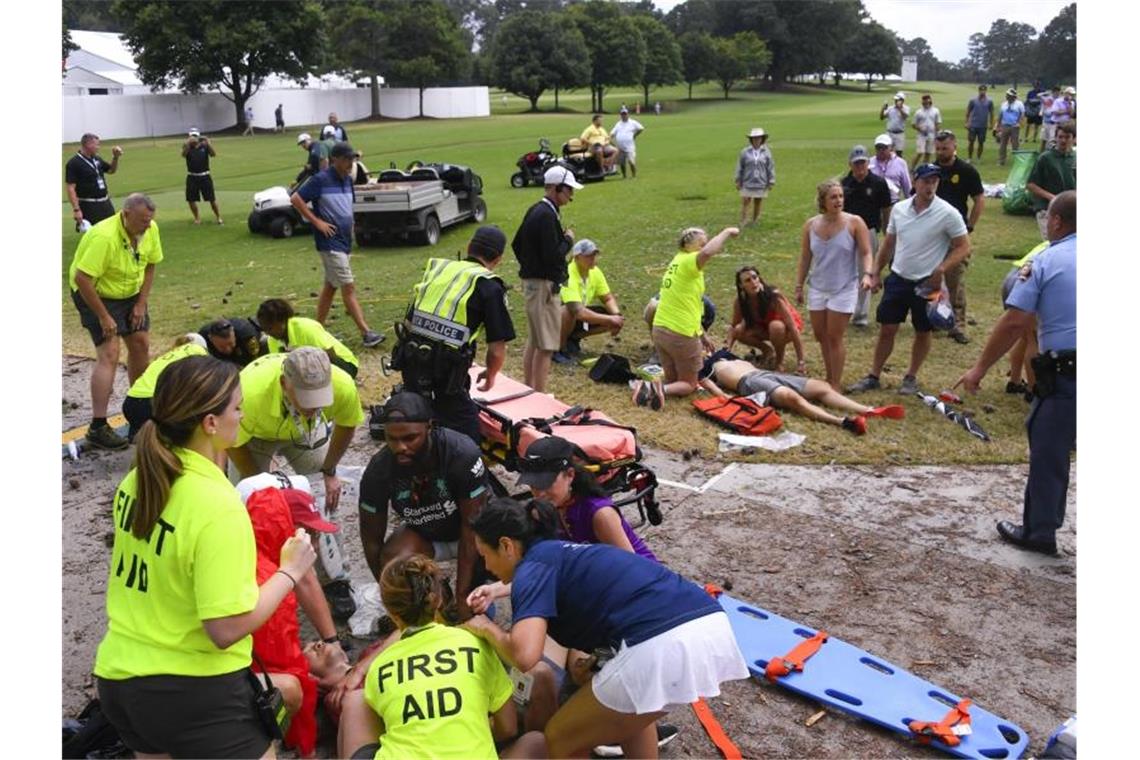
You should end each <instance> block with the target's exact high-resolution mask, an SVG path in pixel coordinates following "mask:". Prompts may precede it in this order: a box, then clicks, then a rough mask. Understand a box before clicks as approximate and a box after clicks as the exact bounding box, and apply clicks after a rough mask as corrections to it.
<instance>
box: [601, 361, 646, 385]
mask: <svg viewBox="0 0 1140 760" xmlns="http://www.w3.org/2000/svg"><path fill="white" fill-rule="evenodd" d="M636 377H637V375H635V374H634V373H633V370H632V369H631V368H630V366H629V359H627V358H625V357H624V356H619V355H618V354H602V355H601V356H599V357H598V360H597V361H596V362H595V363H594V366H593V367H591V368H590V379H591V380H593V381H594V382H596V383H615V384H619V385H624V384H625V383H628V382H629V381H630V380H633V379H635V378H636Z"/></svg>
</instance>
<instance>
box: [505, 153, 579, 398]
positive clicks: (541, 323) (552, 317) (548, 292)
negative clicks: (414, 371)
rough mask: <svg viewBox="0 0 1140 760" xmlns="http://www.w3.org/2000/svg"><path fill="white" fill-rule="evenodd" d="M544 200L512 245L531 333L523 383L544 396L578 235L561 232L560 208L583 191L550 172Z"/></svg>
mask: <svg viewBox="0 0 1140 760" xmlns="http://www.w3.org/2000/svg"><path fill="white" fill-rule="evenodd" d="M543 184H544V185H545V188H546V189H545V194H544V195H543V196H542V198H540V199H539V201H538V203H536V204H534V205H533V206H531V207H530V208H529V209H528V210H527V212H526V216H524V217H523V220H522V223H521V224H519V228H518V230H517V231H516V232H515V238H514V240H512V241H511V249H512V250H513V251H514V252H515V258H516V259H518V262H519V278H520V279H522V287H523V298H524V299H525V300H526V319H527V325H528V327H529V330H528V332H527V339H526V348H525V349H524V351H523V375H524V381H525V382H526V384H527V385H529V386H530V387H531V388H534V389H535V390H536V391H540V392H542V391H545V390H546V379H547V377H548V376H549V375H550V362H551V359H552V358H553V357H554V352H555V351H557V350H558V349H559V348H560V347H561V342H562V299H561V298H560V297H559V295H558V291H559V290H560V289H561V287H562V284H563V283H564V282H566V279H567V276H568V275H567V267H566V254H567V253H568V252H569V251H570V246H571V245H573V244H574V231H573V230H563V229H562V216H561V214H560V213H559V208H560V207H562V206H565V205H566V204H567V203H570V202H571V201H573V200H574V191H575V190H576V189H581V187H582V185H581V184H579V183H578V180H576V179H575V178H574V172H572V171H570V170H569V169H567V168H566V167H564V166H552V167H550V168H549V169H547V170H546V174H545V175H544V176H543Z"/></svg>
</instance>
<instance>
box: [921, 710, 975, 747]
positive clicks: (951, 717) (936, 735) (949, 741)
mask: <svg viewBox="0 0 1140 760" xmlns="http://www.w3.org/2000/svg"><path fill="white" fill-rule="evenodd" d="M958 724H961V725H964V726H968V725H970V700H969V699H963V700H962V701H961V702H959V703H958V704H956V705H954V707H953V708H951V709H950V712H948V713H946V717H945V718H943V719H942V720H940V721H938V722H937V723H931V722H930V721H925V720H912V721H911V722H910V725H909V728H910V730H911V731H912V732H913V733H915V734H917V735H918V742H919V743H920V744H930V742H931V741H932V740H934V739H937V740H938V741H940V742H942V743H943V744H945V745H946V746H947V747H957V746H958V745H959V744H960V743H961V741H962V740H961V739H959V738H958V734H956V733H954V726H956V725H958Z"/></svg>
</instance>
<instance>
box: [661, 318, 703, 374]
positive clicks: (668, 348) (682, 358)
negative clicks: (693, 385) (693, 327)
mask: <svg viewBox="0 0 1140 760" xmlns="http://www.w3.org/2000/svg"><path fill="white" fill-rule="evenodd" d="M651 334H652V336H653V347H654V348H656V349H657V356H658V358H660V359H661V369H662V370H664V380H665V382H667V383H671V382H673V381H674V380H678V379H680V380H687V381H690V382H696V380H697V373H699V372H700V371H701V339H700V338H699V337H698V336H696V335H694V336H692V337H688V338H687V337H685V336H684V335H678V334H677V333H675V332H673V331H672V330H669V329H667V328H664V327H654V328H653V331H652V333H651Z"/></svg>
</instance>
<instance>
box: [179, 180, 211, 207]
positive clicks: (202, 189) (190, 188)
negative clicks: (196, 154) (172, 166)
mask: <svg viewBox="0 0 1140 760" xmlns="http://www.w3.org/2000/svg"><path fill="white" fill-rule="evenodd" d="M198 200H204V201H209V202H210V203H213V202H214V200H215V199H214V178H213V177H211V176H210V175H209V174H207V175H206V176H205V177H195V176H194V175H192V174H187V175H186V201H187V202H188V203H196V202H197V201H198Z"/></svg>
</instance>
